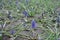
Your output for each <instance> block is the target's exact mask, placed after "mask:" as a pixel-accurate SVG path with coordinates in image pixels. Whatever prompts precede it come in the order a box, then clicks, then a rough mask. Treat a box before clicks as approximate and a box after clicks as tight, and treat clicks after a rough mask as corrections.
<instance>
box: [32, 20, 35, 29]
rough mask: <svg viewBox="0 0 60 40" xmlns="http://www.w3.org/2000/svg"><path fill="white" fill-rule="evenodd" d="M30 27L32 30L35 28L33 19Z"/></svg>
mask: <svg viewBox="0 0 60 40" xmlns="http://www.w3.org/2000/svg"><path fill="white" fill-rule="evenodd" d="M31 27H32V28H35V27H36V24H35V20H34V19H33V20H32V21H31Z"/></svg>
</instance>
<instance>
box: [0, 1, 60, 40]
mask: <svg viewBox="0 0 60 40" xmlns="http://www.w3.org/2000/svg"><path fill="white" fill-rule="evenodd" d="M0 1H1V0H0ZM4 3H5V5H3V7H2V9H5V10H13V11H12V14H11V15H12V16H13V17H14V18H13V20H12V21H16V20H19V19H21V18H22V17H23V16H24V15H21V14H22V11H23V10H27V12H28V15H29V16H30V17H31V16H33V17H34V16H35V15H36V14H40V17H42V15H41V14H42V13H44V14H43V18H41V19H38V18H34V19H35V20H36V21H37V24H39V26H38V27H39V28H41V29H42V30H43V31H44V33H43V34H39V35H40V37H41V38H42V39H44V40H55V38H56V39H58V38H59V37H58V36H59V34H60V33H59V31H58V27H57V24H56V22H53V21H52V20H55V19H56V16H57V13H55V12H54V10H56V9H55V8H56V7H60V1H59V0H29V2H28V4H27V5H26V2H25V0H22V2H20V0H18V6H19V7H20V9H19V12H17V8H16V3H15V0H12V3H11V4H9V3H8V0H4ZM21 16H22V17H21ZM50 16H52V17H50ZM0 18H4V19H5V20H4V21H2V20H1V21H2V22H5V21H10V20H8V18H7V14H4V13H3V14H1V13H0ZM27 19H29V18H27ZM31 20H32V19H31ZM39 20H41V21H40V22H39ZM28 21H29V20H28ZM29 23H30V22H29ZM27 24H28V23H27ZM16 27H17V28H18V31H17V32H18V33H19V31H20V30H22V29H24V28H22V26H21V25H19V26H17V25H16ZM17 28H16V29H17ZM19 28H20V29H19ZM53 28H54V29H53ZM4 31H5V30H4ZM17 32H16V34H18V33H17ZM16 34H15V35H16Z"/></svg>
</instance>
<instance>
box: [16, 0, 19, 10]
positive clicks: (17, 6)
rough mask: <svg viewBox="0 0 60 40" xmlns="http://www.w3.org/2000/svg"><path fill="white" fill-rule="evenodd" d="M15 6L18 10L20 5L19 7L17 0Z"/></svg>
mask: <svg viewBox="0 0 60 40" xmlns="http://www.w3.org/2000/svg"><path fill="white" fill-rule="evenodd" d="M16 8H17V11H19V10H20V7H19V5H18V0H16Z"/></svg>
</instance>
